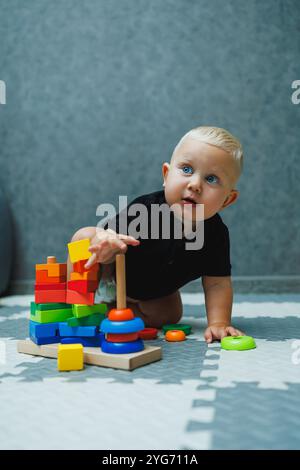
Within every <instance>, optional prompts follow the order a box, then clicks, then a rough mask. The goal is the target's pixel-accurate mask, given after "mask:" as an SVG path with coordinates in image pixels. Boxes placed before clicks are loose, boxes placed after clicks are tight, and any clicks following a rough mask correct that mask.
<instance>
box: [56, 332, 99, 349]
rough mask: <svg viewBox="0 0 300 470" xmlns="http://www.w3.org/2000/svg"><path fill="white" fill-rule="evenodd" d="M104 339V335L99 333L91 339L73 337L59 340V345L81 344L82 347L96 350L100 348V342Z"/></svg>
mask: <svg viewBox="0 0 300 470" xmlns="http://www.w3.org/2000/svg"><path fill="white" fill-rule="evenodd" d="M103 339H104V334H103V333H99V334H98V335H97V336H94V337H93V338H82V337H80V336H73V337H71V338H70V337H68V338H61V344H78V343H79V344H82V346H86V347H90V348H96V347H98V348H99V347H100V346H101V343H102V340H103Z"/></svg>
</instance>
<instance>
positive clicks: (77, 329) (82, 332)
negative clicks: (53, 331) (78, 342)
mask: <svg viewBox="0 0 300 470" xmlns="http://www.w3.org/2000/svg"><path fill="white" fill-rule="evenodd" d="M58 326H59V334H60V336H82V337H83V338H85V337H86V336H88V337H93V336H96V335H97V333H99V327H98V326H69V325H68V323H67V322H60V323H59V325H58Z"/></svg>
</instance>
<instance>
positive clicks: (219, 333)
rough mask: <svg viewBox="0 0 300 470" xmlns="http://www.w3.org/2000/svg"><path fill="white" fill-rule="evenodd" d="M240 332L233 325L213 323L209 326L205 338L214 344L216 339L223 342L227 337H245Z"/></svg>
mask: <svg viewBox="0 0 300 470" xmlns="http://www.w3.org/2000/svg"><path fill="white" fill-rule="evenodd" d="M244 335H245V333H243V332H242V331H240V330H237V329H236V328H234V327H233V326H231V325H227V324H226V323H212V324H211V325H209V326H208V327H207V328H206V330H205V332H204V338H205V341H206V342H207V343H212V342H213V341H214V340H215V339H219V340H221V339H222V338H224V337H225V336H244Z"/></svg>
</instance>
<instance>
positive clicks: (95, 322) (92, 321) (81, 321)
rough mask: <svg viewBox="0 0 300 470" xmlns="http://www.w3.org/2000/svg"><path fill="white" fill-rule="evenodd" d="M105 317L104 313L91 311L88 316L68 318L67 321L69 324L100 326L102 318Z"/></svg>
mask: <svg viewBox="0 0 300 470" xmlns="http://www.w3.org/2000/svg"><path fill="white" fill-rule="evenodd" d="M104 318H105V313H93V314H92V315H89V316H88V317H82V318H76V317H71V318H68V320H67V323H68V325H69V326H100V325H101V322H102V320H104Z"/></svg>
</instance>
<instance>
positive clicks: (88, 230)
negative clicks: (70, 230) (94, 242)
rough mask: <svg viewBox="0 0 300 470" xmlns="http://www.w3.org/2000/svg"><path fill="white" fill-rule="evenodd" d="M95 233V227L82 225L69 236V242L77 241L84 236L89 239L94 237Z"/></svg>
mask: <svg viewBox="0 0 300 470" xmlns="http://www.w3.org/2000/svg"><path fill="white" fill-rule="evenodd" d="M95 235H96V227H82V228H80V229H79V230H77V232H75V233H74V235H73V236H72V238H71V242H77V241H79V240H83V239H85V238H89V239H90V240H91V239H92V238H94V236H95Z"/></svg>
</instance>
